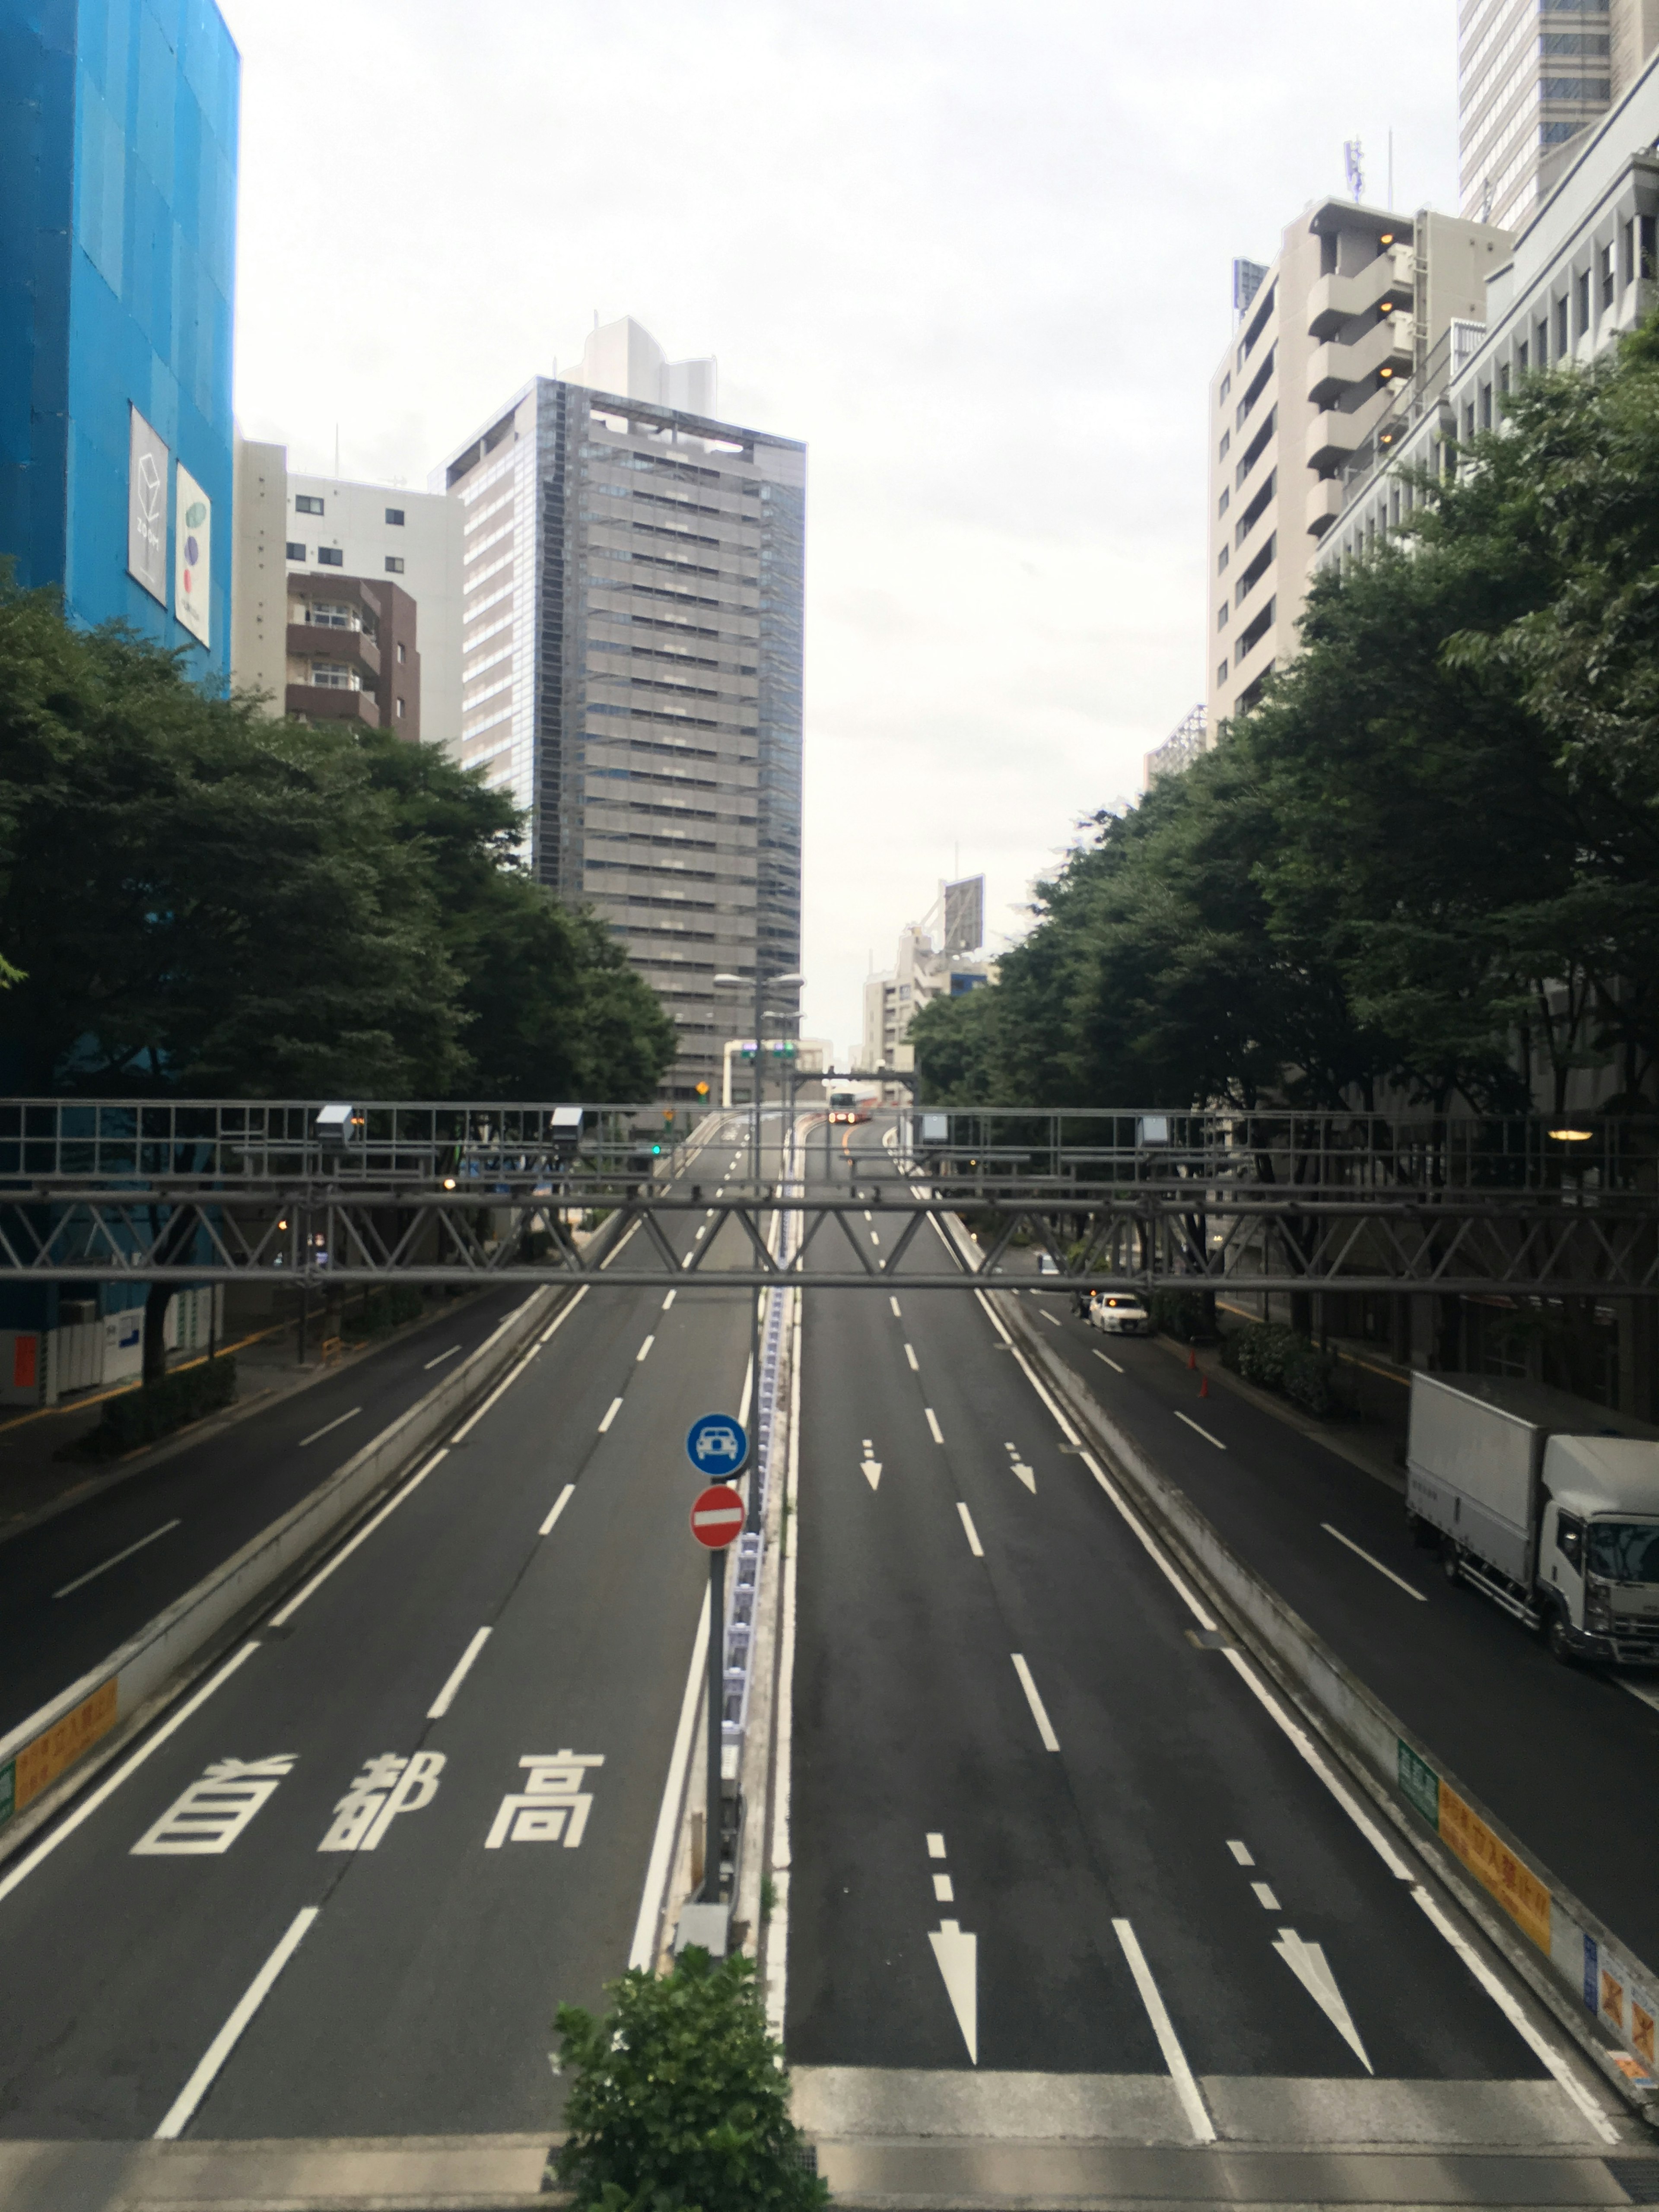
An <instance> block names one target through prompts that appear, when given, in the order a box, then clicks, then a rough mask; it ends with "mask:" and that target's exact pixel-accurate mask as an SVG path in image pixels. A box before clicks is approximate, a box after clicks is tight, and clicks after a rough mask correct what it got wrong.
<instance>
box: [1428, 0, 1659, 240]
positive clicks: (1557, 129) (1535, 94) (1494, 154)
mask: <svg viewBox="0 0 1659 2212" xmlns="http://www.w3.org/2000/svg"><path fill="white" fill-rule="evenodd" d="M1656 44H1659V0H1463V5H1462V9H1460V12H1459V17H1458V30H1457V85H1458V167H1459V174H1460V192H1461V197H1462V209H1463V213H1464V214H1465V215H1466V216H1475V217H1478V218H1479V219H1480V221H1482V222H1497V223H1503V224H1504V225H1506V226H1507V227H1508V228H1510V229H1511V230H1519V229H1520V228H1522V226H1523V225H1524V224H1525V223H1526V222H1528V221H1529V220H1530V219H1531V217H1532V216H1533V215H1534V213H1535V212H1536V210H1537V209H1538V206H1539V204H1540V203H1541V201H1542V200H1543V199H1544V198H1546V197H1547V196H1548V194H1549V193H1550V192H1551V191H1553V189H1554V186H1555V185H1556V183H1557V181H1558V179H1559V177H1560V175H1561V173H1562V170H1563V168H1564V167H1565V163H1566V161H1567V160H1568V158H1569V155H1570V152H1571V148H1572V147H1573V144H1574V143H1575V141H1576V140H1577V137H1578V135H1579V133H1580V132H1581V131H1583V130H1584V129H1585V128H1586V127H1587V126H1588V125H1590V124H1592V123H1594V122H1595V120H1596V119H1597V118H1598V117H1600V116H1602V115H1604V114H1605V113H1606V112H1607V107H1608V106H1609V104H1610V103H1616V102H1618V101H1619V100H1622V99H1623V98H1624V96H1625V94H1626V93H1627V92H1628V91H1629V90H1630V88H1631V87H1632V85H1633V84H1634V83H1635V82H1636V80H1637V78H1638V76H1640V75H1641V73H1642V70H1643V69H1644V66H1645V64H1646V63H1647V61H1648V58H1649V57H1650V55H1651V54H1652V52H1653V51H1654V48H1655V46H1656Z"/></svg>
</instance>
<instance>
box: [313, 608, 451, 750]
mask: <svg viewBox="0 0 1659 2212" xmlns="http://www.w3.org/2000/svg"><path fill="white" fill-rule="evenodd" d="M287 642H288V668H287V687H286V690H285V692H284V695H283V705H284V706H285V708H287V711H288V712H289V714H303V715H305V716H306V717H307V719H308V720H322V719H324V718H325V717H328V716H333V717H335V718H336V719H337V720H342V721H359V722H366V723H368V726H369V727H370V728H371V729H382V730H395V731H396V732H397V733H398V736H399V737H400V738H408V739H409V740H410V743H411V744H412V743H413V742H414V741H415V739H416V738H418V737H419V736H420V734H421V656H420V653H419V652H418V650H417V649H416V616H415V602H414V600H413V599H410V595H409V593H408V592H405V591H404V590H402V589H401V588H400V587H399V586H398V585H396V584H393V583H389V582H388V581H387V580H386V579H385V578H384V577H380V576H377V577H376V578H375V579H374V582H373V583H369V582H368V580H366V579H365V578H363V577H362V576H343V575H340V574H337V573H336V572H329V571H313V572H312V573H311V574H305V575H295V574H290V575H289V579H288V641H287Z"/></svg>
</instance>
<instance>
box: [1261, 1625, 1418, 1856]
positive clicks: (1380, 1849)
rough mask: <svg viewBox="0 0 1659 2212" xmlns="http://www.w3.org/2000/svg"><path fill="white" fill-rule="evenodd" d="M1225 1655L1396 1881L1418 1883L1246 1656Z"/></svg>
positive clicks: (1385, 1837)
mask: <svg viewBox="0 0 1659 2212" xmlns="http://www.w3.org/2000/svg"><path fill="white" fill-rule="evenodd" d="M1223 1656H1224V1657H1225V1659H1226V1661H1227V1663H1228V1664H1229V1666H1231V1668H1232V1669H1233V1671H1234V1673H1235V1674H1237V1676H1238V1677H1239V1679H1240V1680H1241V1681H1243V1683H1245V1684H1246V1685H1247V1686H1248V1687H1249V1690H1250V1692H1251V1694H1252V1695H1253V1696H1254V1697H1255V1699H1257V1700H1258V1702H1259V1703H1260V1704H1261V1705H1262V1707H1263V1708H1264V1709H1265V1711H1267V1712H1268V1713H1269V1714H1271V1715H1272V1717H1273V1720H1274V1722H1275V1723H1277V1724H1278V1726H1279V1728H1280V1729H1283V1731H1284V1733H1285V1735H1287V1736H1288V1737H1289V1738H1290V1740H1291V1742H1292V1743H1293V1744H1294V1745H1295V1747H1296V1748H1297V1751H1298V1752H1300V1753H1301V1754H1302V1757H1303V1759H1304V1760H1305V1761H1306V1763H1307V1764H1308V1765H1310V1767H1311V1768H1312V1769H1313V1771H1314V1772H1315V1773H1316V1775H1317V1776H1318V1777H1319V1778H1320V1780H1321V1781H1322V1783H1323V1784H1324V1785H1325V1787H1326V1788H1327V1789H1328V1790H1329V1791H1330V1793H1331V1795H1332V1796H1333V1797H1334V1798H1335V1800H1336V1802H1337V1803H1338V1804H1339V1805H1340V1807H1341V1808H1342V1809H1343V1811H1344V1812H1345V1813H1346V1814H1347V1816H1348V1818H1349V1819H1350V1820H1352V1822H1353V1824H1354V1826H1355V1827H1356V1828H1358V1831H1359V1832H1360V1834H1361V1835H1362V1836H1364V1838H1365V1840H1366V1842H1367V1843H1368V1844H1370V1847H1371V1849H1372V1850H1374V1851H1375V1852H1376V1855H1377V1857H1378V1858H1380V1859H1381V1860H1382V1862H1383V1865H1384V1866H1385V1867H1387V1869H1389V1873H1390V1874H1391V1875H1394V1876H1395V1879H1396V1880H1397V1881H1416V1879H1417V1876H1416V1875H1415V1873H1414V1872H1413V1869H1411V1868H1410V1867H1408V1866H1407V1863H1406V1862H1405V1860H1404V1859H1403V1858H1402V1857H1401V1855H1400V1853H1399V1852H1398V1851H1397V1850H1395V1846H1394V1844H1392V1843H1391V1842H1390V1841H1389V1838H1388V1836H1387V1835H1386V1834H1385V1832H1383V1829H1381V1828H1380V1827H1379V1826H1377V1824H1376V1821H1375V1820H1372V1818H1371V1817H1370V1814H1369V1813H1367V1812H1365V1811H1364V1808H1362V1807H1361V1805H1360V1803H1359V1801H1358V1798H1357V1797H1356V1796H1354V1794H1353V1792H1352V1790H1350V1789H1349V1788H1348V1787H1347V1785H1346V1783H1344V1782H1342V1781H1341V1780H1340V1778H1338V1776H1337V1774H1336V1772H1335V1770H1334V1768H1333V1767H1332V1766H1331V1765H1329V1763H1328V1761H1327V1760H1326V1759H1325V1758H1324V1757H1323V1756H1322V1753H1320V1751H1319V1749H1318V1747H1317V1746H1316V1744H1315V1742H1314V1740H1313V1738H1312V1737H1311V1736H1310V1735H1309V1733H1308V1731H1307V1730H1306V1729H1304V1728H1302V1727H1300V1726H1299V1725H1298V1724H1297V1722H1296V1721H1294V1720H1292V1718H1291V1716H1290V1714H1289V1713H1288V1712H1287V1711H1285V1707H1284V1706H1283V1705H1281V1704H1280V1703H1279V1699H1277V1698H1276V1697H1275V1696H1274V1695H1273V1692H1272V1691H1271V1690H1269V1689H1268V1687H1267V1684H1266V1683H1265V1682H1264V1681H1263V1680H1261V1676H1260V1675H1259V1674H1257V1673H1256V1671H1255V1668H1254V1667H1253V1666H1252V1665H1251V1664H1250V1662H1249V1660H1248V1659H1246V1658H1245V1656H1244V1655H1243V1652H1241V1651H1238V1650H1236V1649H1235V1648H1234V1647H1233V1646H1232V1645H1231V1644H1229V1645H1228V1646H1227V1649H1226V1650H1225V1653H1224V1655H1223Z"/></svg>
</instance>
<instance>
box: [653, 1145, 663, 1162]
mask: <svg viewBox="0 0 1659 2212" xmlns="http://www.w3.org/2000/svg"><path fill="white" fill-rule="evenodd" d="M661 1155H662V1146H660V1145H653V1146H652V1147H651V1157H652V1158H653V1160H654V1159H659V1158H661Z"/></svg>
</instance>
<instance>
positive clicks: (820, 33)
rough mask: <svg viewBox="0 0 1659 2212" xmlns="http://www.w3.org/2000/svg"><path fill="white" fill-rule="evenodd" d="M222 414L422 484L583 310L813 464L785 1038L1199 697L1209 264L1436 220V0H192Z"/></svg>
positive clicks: (1036, 837) (561, 346)
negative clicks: (234, 135)
mask: <svg viewBox="0 0 1659 2212" xmlns="http://www.w3.org/2000/svg"><path fill="white" fill-rule="evenodd" d="M221 4H222V7H223V9H224V13H225V15H226V17H227V18H228V21H229V23H230V26H231V29H232V31H233V33H234V35H235V37H236V39H237V40H238V42H239V44H240V47H241V50H242V57H243V80H242V82H243V105H242V132H243V136H242V155H241V215H240V269H239V274H238V346H237V362H236V392H237V406H238V411H239V414H240V416H241V419H242V422H243V427H244V428H245V430H246V432H247V434H248V435H250V436H255V437H262V438H274V439H280V440H283V441H286V442H287V444H288V445H289V450H290V460H291V465H293V466H295V467H296V468H300V469H317V470H325V469H328V468H331V466H332V465H333V459H334V451H335V439H336V435H338V439H339V452H340V459H341V465H342V467H343V470H344V471H346V472H347V473H348V474H351V475H357V476H362V477H371V478H379V479H383V480H386V481H388V482H392V481H397V480H403V481H404V482H407V483H410V484H413V485H417V486H418V485H423V484H424V483H425V480H426V473H427V471H428V468H429V467H430V466H431V465H432V463H433V462H434V461H435V459H437V458H438V457H439V455H440V454H441V453H443V452H444V451H445V450H446V449H447V448H448V447H452V446H453V444H454V443H455V442H456V441H457V440H458V439H459V438H460V437H461V436H463V435H465V432H466V431H467V430H468V429H470V428H472V427H473V426H474V425H475V424H476V423H477V422H478V421H479V420H480V419H481V418H482V417H483V416H484V415H485V414H486V412H487V411H488V410H489V409H490V408H491V407H492V405H493V404H495V402H496V401H498V400H499V399H501V398H504V397H506V396H507V394H508V393H510V392H513V390H515V389H516V388H517V387H518V386H520V384H521V383H522V382H523V381H524V380H525V379H526V377H528V376H530V375H531V374H534V373H536V372H538V371H541V372H543V373H547V372H550V370H551V369H552V368H553V365H554V363H555V362H556V361H562V362H566V363H570V362H574V359H575V357H576V356H577V354H578V353H579V351H580V346H581V341H582V336H583V333H584V331H586V329H587V328H588V327H589V326H590V325H592V319H593V315H594V313H595V311H596V310H597V311H598V312H599V314H600V315H601V317H602V318H604V319H605V320H609V319H611V318H612V317H613V316H616V315H621V314H632V315H635V316H636V317H637V318H638V319H640V320H641V322H643V323H644V324H645V325H646V326H647V328H648V329H649V330H651V331H653V333H654V334H655V335H656V337H658V338H659V340H660V341H661V343H663V345H664V346H665V348H666V349H667V350H668V351H669V353H670V354H671V356H686V355H694V354H702V353H713V354H714V355H716V356H718V357H719V361H720V401H721V412H722V413H723V414H724V415H726V416H728V418H730V419H733V420H736V421H739V422H746V423H750V424H753V425H755V426H757V427H759V428H765V429H769V430H775V431H779V432H781V433H783V434H784V435H788V436H793V437H799V438H803V439H805V441H807V444H808V446H809V447H810V449H811V450H810V457H809V462H808V468H809V480H808V481H809V493H808V502H809V503H808V559H807V662H806V817H805V835H806V881H805V953H804V957H803V966H804V967H805V971H806V973H807V975H808V977H809V987H808V990H807V992H806V994H805V1016H806V1023H805V1026H806V1030H807V1032H808V1034H811V1035H818V1036H829V1037H831V1038H833V1039H835V1040H836V1041H837V1042H839V1043H840V1044H842V1046H843V1047H845V1046H847V1045H848V1044H849V1043H850V1042H851V1041H852V1040H853V1039H854V1037H855V1036H856V1034H857V1025H858V1019H859V987H860V979H861V978H862V976H863V975H864V974H865V972H866V968H867V967H868V965H869V962H870V958H871V956H872V953H873V955H874V957H875V960H876V963H877V964H878V965H882V964H884V963H886V962H888V961H889V960H890V958H891V957H892V945H893V939H894V937H895V935H896V932H897V931H898V929H899V928H900V927H901V926H902V924H903V923H904V922H905V921H908V920H911V919H914V918H915V917H917V916H919V915H921V912H922V911H923V910H924V909H925V908H927V906H928V905H929V903H930V902H931V901H932V899H933V896H934V894H935V890H936V886H937V883H938V880H939V878H941V877H943V876H947V875H950V874H951V873H952V872H954V871H956V870H957V869H958V868H959V869H960V872H963V873H964V874H965V873H969V872H979V871H980V870H983V871H984V872H985V874H986V876H987V878H988V882H987V896H988V900H989V920H990V925H991V928H992V931H993V939H992V941H993V945H994V946H995V945H1000V943H1002V942H1004V941H1006V939H1007V938H1008V937H1010V936H1012V935H1014V934H1018V933H1019V931H1020V930H1021V929H1022V928H1023V927H1025V926H1026V921H1027V917H1026V915H1025V914H1024V901H1025V899H1026V896H1027V890H1028V886H1029V884H1030V882H1031V881H1032V879H1033V878H1035V877H1036V876H1038V875H1039V874H1041V873H1042V872H1043V871H1045V870H1046V869H1047V868H1048V867H1049V866H1052V864H1053V862H1054V859H1055V857H1056V856H1057V854H1059V852H1060V850H1061V849H1062V848H1064V846H1065V845H1066V842H1068V840H1069V838H1070V837H1071V836H1072V835H1073V828H1074V824H1075V823H1076V822H1077V820H1078V819H1079V817H1082V816H1084V815H1086V814H1088V813H1090V812H1091V811H1093V810H1095V809H1096V808H1097V807H1099V806H1101V805H1106V804H1109V803H1110V802H1112V801H1114V800H1115V799H1120V798H1124V797H1127V796H1130V795H1132V794H1133V793H1136V792H1138V791H1139V787H1140V780H1141V757H1142V755H1143V754H1144V753H1145V752H1146V750H1148V749H1149V748H1150V747H1152V745H1154V744H1158V742H1159V741H1160V740H1161V739H1162V738H1164V736H1166V735H1167V734H1168V732H1169V731H1170V728H1171V727H1172V726H1174V724H1175V723H1176V721H1177V720H1179V719H1180V717H1181V716H1182V714H1184V713H1185V712H1186V711H1187V709H1188V708H1189V707H1190V706H1191V705H1192V704H1193V703H1194V701H1195V700H1197V699H1198V698H1200V696H1201V695H1202V689H1203V674H1202V671H1203V663H1204V654H1205V650H1206V639H1205V634H1204V632H1205V622H1204V574H1203V571H1204V563H1205V543H1204V512H1203V510H1204V501H1205V479H1204V459H1205V443H1206V419H1205V418H1206V405H1205V393H1206V380H1207V378H1208V374H1209V372H1210V369H1211V368H1212V364H1213V362H1214V360H1215V357H1216V356H1217V354H1218V351H1219V349H1221V347H1222V346H1223V345H1224V344H1225V343H1226V339H1227V336H1228V332H1229V331H1230V329H1231V322H1232V317H1231V310H1230V305H1229V299H1230V271H1231V260H1232V257H1233V256H1234V255H1235V254H1244V255H1248V256H1249V257H1250V258H1255V259H1258V260H1264V261H1265V260H1267V259H1268V258H1270V257H1271V255H1272V254H1273V252H1274V250H1275V247H1276V243H1277V240H1278V237H1279V233H1280V231H1281V230H1282V229H1283V228H1284V226H1285V224H1286V223H1287V222H1289V221H1290V220H1291V217H1292V216H1294V215H1295V214H1296V212H1297V210H1298V209H1299V208H1301V207H1302V206H1303V205H1304V204H1305V203H1306V202H1307V201H1308V200H1310V198H1313V197H1316V196H1317V195H1320V194H1322V193H1325V192H1328V191H1339V190H1340V189H1341V185H1342V142H1343V140H1344V139H1345V138H1346V137H1354V136H1358V137H1359V138H1360V139H1361V140H1362V141H1363V143H1364V148H1365V151H1366V157H1367V170H1368V177H1367V190H1366V197H1367V198H1368V199H1370V200H1377V201H1380V200H1382V199H1383V197H1384V196H1385V193H1386V189H1387V185H1386V169H1387V145H1388V138H1389V131H1390V130H1392V131H1393V137H1394V176H1395V202H1396V204H1399V205H1401V206H1405V207H1407V208H1411V207H1418V206H1422V205H1425V204H1429V205H1435V206H1438V207H1442V208H1454V207H1455V204H1456V185H1455V152H1456V83H1455V21H1456V8H1455V0H1394V4H1393V5H1391V6H1390V8H1389V9H1388V10H1387V11H1386V13H1385V14H1383V15H1379V14H1378V12H1377V11H1376V9H1368V8H1362V7H1359V6H1356V5H1353V4H1352V0H1344V4H1342V5H1340V6H1337V7H1334V8H1333V7H1332V6H1331V5H1330V4H1329V0H1253V3H1252V4H1244V0H1173V3H1172V4H1168V5H1165V6H1164V7H1161V8H1146V7H1144V6H1139V5H1132V4H1129V0H1024V4H1023V5H1021V6H1019V7H1017V8H1012V9H1011V8H1009V7H1008V6H1007V5H1006V0H630V4H629V6H627V7H625V8H619V7H617V6H616V5H615V4H614V0H467V4H466V5H465V6H463V5H459V4H458V0H327V5H326V6H311V7H302V6H300V5H297V4H295V0H221Z"/></svg>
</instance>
